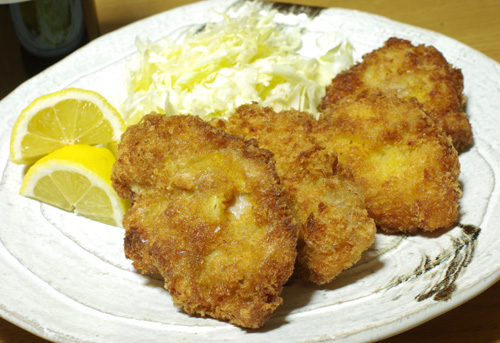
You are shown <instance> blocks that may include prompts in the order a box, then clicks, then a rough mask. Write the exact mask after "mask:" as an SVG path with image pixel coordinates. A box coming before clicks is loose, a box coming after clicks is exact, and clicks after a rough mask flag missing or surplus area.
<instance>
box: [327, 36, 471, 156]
mask: <svg viewBox="0 0 500 343" xmlns="http://www.w3.org/2000/svg"><path fill="white" fill-rule="evenodd" d="M369 88H372V89H378V90H380V91H382V92H384V93H387V94H390V95H396V96H398V97H400V98H403V99H409V98H412V97H413V98H416V99H417V100H418V101H419V102H420V103H422V104H423V105H424V108H425V110H426V111H427V112H429V114H430V115H431V117H432V118H434V120H435V121H436V122H437V124H438V125H439V126H440V127H441V128H442V129H443V131H444V132H446V133H447V134H448V135H450V136H451V137H452V139H453V144H454V145H455V148H456V149H457V150H461V149H463V148H464V147H466V146H467V145H469V144H470V143H471V141H472V130H471V126H470V123H469V119H468V117H467V115H466V114H465V112H464V107H465V102H466V99H465V96H464V95H463V93H462V92H463V75H462V72H461V71H460V70H459V69H456V68H453V66H451V65H450V64H449V63H448V62H447V61H446V60H445V58H444V57H443V55H442V54H441V53H440V52H439V51H438V50H436V49H435V48H434V47H432V46H424V45H418V46H414V45H412V44H411V43H410V42H409V41H407V40H404V39H399V38H390V39H389V40H388V41H387V42H385V44H384V46H383V47H381V48H379V49H377V50H374V51H372V52H370V53H368V54H366V55H364V56H363V60H362V62H360V63H358V64H356V65H354V66H353V67H352V68H350V69H349V70H346V71H344V72H343V73H340V74H339V75H338V76H337V77H335V78H334V79H333V80H332V83H331V84H330V85H329V86H328V87H327V88H326V95H325V97H324V98H323V99H322V102H321V104H320V106H319V109H320V110H321V111H324V110H325V109H326V108H328V107H330V106H332V105H334V104H336V103H337V102H339V101H340V100H341V99H342V98H344V97H345V96H347V95H350V94H357V93H359V92H361V91H363V90H364V89H369Z"/></svg>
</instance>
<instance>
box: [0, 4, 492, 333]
mask: <svg viewBox="0 0 500 343" xmlns="http://www.w3.org/2000/svg"><path fill="white" fill-rule="evenodd" d="M234 2H235V1H234V0H230V1H226V0H220V1H204V2H200V3H196V4H194V5H190V6H186V7H181V8H177V9H175V10H172V11H169V12H166V13H162V14H159V15H156V16H154V17H151V18H149V19H146V20H143V21H140V22H137V23H135V24H132V25H130V26H127V27H125V28H123V29H120V30H118V31H116V32H113V33H111V34H109V35H106V36H104V37H102V38H99V39H97V40H95V41H93V42H91V43H90V44H88V45H87V46H85V47H84V48H83V49H81V50H79V51H77V52H75V53H74V54H72V55H71V56H69V57H68V58H66V59H65V60H63V61H61V62H60V63H58V64H56V65H55V66H53V67H51V68H49V69H48V70H46V71H45V72H43V73H42V74H40V75H38V76H36V77H34V78H33V79H31V80H29V81H27V82H26V83H24V84H23V85H21V86H20V87H19V88H18V89H16V90H15V91H14V92H13V93H12V94H10V95H9V96H8V97H6V98H5V99H4V100H2V102H1V103H0V113H1V115H2V121H1V124H0V125H1V126H0V133H1V138H0V170H1V171H2V174H1V175H2V178H1V183H0V213H1V216H2V220H1V222H0V280H1V281H0V285H1V286H0V288H1V292H0V315H1V316H2V317H4V318H5V319H7V320H9V321H11V322H13V323H15V324H17V325H19V326H21V327H22V328H24V329H26V330H28V331H31V332H32V333H34V334H37V335H39V336H42V337H44V338H47V339H49V340H53V341H58V342H106V343H109V342H120V343H123V342H141V343H145V342H158V341H181V340H182V341H184V342H220V341H237V342H250V341H272V342H291V341H300V342H303V341H308V342H311V341H328V340H330V339H335V340H336V341H338V342H359V341H371V340H375V339H381V338H384V337H387V336H390V335H393V334H396V333H399V332H401V331H404V330H407V329H409V328H411V327H413V326H416V325H418V324H421V323H422V322H424V321H426V320H429V319H431V318H433V317H435V316H437V315H439V314H442V313H444V312H445V311H447V310H450V309H451V308H453V307H456V306H458V305H460V304H462V303H463V302H465V301H467V300H468V299H470V298H472V297H474V296H475V295H477V294H479V293H480V292H482V291H483V290H485V289H486V288H487V287H489V286H491V285H492V284H494V283H495V282H496V281H497V280H498V279H499V278H500V262H499V261H500V249H498V244H497V242H498V237H500V225H499V224H498V223H499V222H500V215H499V213H500V205H499V199H500V196H499V192H500V189H499V188H500V187H499V183H498V182H497V179H498V176H499V174H500V155H499V153H498V151H500V138H499V135H498V129H499V128H500V115H499V114H498V109H499V108H500V97H499V96H498V94H500V85H499V81H498V80H500V65H499V64H497V63H496V62H494V61H493V60H491V59H489V58H487V57H485V56H484V55H482V54H481V53H479V52H477V51H475V50H473V49H471V48H469V47H467V46H465V45H463V44H461V43H459V42H456V41H454V40H452V39H450V38H447V37H444V36H442V35H440V34H437V33H434V32H430V31H426V30H423V29H419V28H415V27H411V26H408V25H404V24H401V23H396V22H393V21H390V20H388V19H385V18H381V17H378V16H374V15H371V14H366V13H360V12H356V11H351V10H341V9H327V10H323V11H321V12H320V13H315V16H313V18H312V19H310V20H309V19H306V18H304V16H299V17H296V16H293V15H289V16H288V17H287V18H288V20H292V22H293V20H297V21H300V22H301V23H302V24H303V25H305V26H306V27H307V28H308V29H309V30H312V31H321V32H323V31H340V32H343V33H345V34H346V35H347V36H348V37H349V39H350V40H351V42H352V43H353V45H354V47H355V49H356V55H355V57H356V58H359V57H360V56H361V54H363V53H365V52H368V51H370V50H372V49H374V48H377V47H379V46H380V45H382V43H383V42H384V41H385V40H386V39H387V38H389V37H390V36H398V37H401V38H406V39H409V40H411V41H413V42H414V43H426V44H432V45H434V46H436V47H437V48H438V49H439V50H440V51H442V52H443V54H444V55H445V56H446V58H447V59H448V60H449V61H450V62H451V63H452V64H454V65H455V66H457V67H459V68H461V69H462V71H463V73H464V76H465V94H466V95H467V97H468V104H467V112H468V114H469V116H470V120H471V122H472V127H473V131H474V135H475V141H474V144H473V146H472V147H471V148H470V150H468V151H467V152H465V153H462V154H461V155H460V162H461V166H462V171H461V176H460V181H461V183H462V186H463V191H464V196H463V198H462V199H461V200H460V218H459V221H460V223H461V225H458V226H457V227H455V228H453V229H451V230H446V231H442V232H439V233H437V234H434V235H420V236H413V237H394V236H384V235H380V234H379V235H377V239H376V244H375V245H374V247H373V248H372V249H371V250H370V251H369V252H367V253H366V254H365V256H364V257H363V260H362V261H361V262H360V263H359V264H358V265H357V266H355V267H354V268H352V269H350V270H349V271H347V272H345V273H343V274H342V275H341V276H340V277H339V278H338V279H337V280H335V281H334V282H333V283H332V284H330V285H328V286H326V287H314V286H311V285H309V284H306V283H303V282H301V281H298V280H295V281H291V282H290V284H289V285H287V286H286V287H285V289H284V291H283V298H284V304H283V305H282V306H281V307H280V308H278V310H277V311H276V312H275V313H274V315H273V316H272V318H271V319H270V320H269V322H268V323H267V324H266V325H265V327H264V328H262V329H261V330H257V331H245V330H242V329H240V328H237V327H235V326H233V325H230V324H226V323H223V322H219V321H216V320H213V319H203V318H195V317H190V316H188V315H186V314H184V313H182V312H181V311H179V310H178V309H177V308H176V307H174V306H173V305H172V303H171V299H170V296H169V294H168V292H166V291H165V290H164V289H163V288H162V283H161V282H159V281H156V280H153V279H149V278H146V277H144V276H141V275H139V274H137V273H136V272H135V271H134V269H133V268H132V267H131V264H130V262H129V261H128V260H126V259H125V257H124V255H123V250H122V240H123V234H124V233H123V230H122V229H119V228H115V227H110V226H106V225H100V224H98V223H96V222H93V221H90V220H88V219H85V218H82V217H77V216H75V215H73V214H70V213H66V212H64V211H60V210H58V209H56V208H53V207H50V206H46V205H44V204H40V203H38V202H36V201H33V200H30V199H26V198H23V197H21V196H19V195H18V190H19V187H20V184H21V181H22V177H23V172H24V171H25V167H24V166H18V165H15V164H13V163H12V162H11V161H10V157H9V138H10V131H11V129H12V126H13V125H14V122H15V120H16V118H17V116H18V115H19V113H20V111H21V110H22V109H23V108H24V107H25V106H27V105H28V103H29V102H31V101H32V100H33V99H34V98H35V97H37V96H39V95H42V94H46V93H49V92H52V91H56V90H59V89H62V88H65V87H70V86H75V87H83V88H89V89H93V90H96V91H99V92H101V93H102V94H104V95H105V96H108V97H112V96H113V95H114V93H115V92H116V89H117V88H118V87H119V86H120V83H121V75H122V73H123V68H124V61H125V59H126V58H128V57H129V56H131V55H132V54H133V53H135V51H136V50H135V47H134V39H135V37H136V36H140V37H141V38H143V39H144V38H150V39H151V40H156V39H159V38H160V37H161V36H163V35H175V34H176V33H178V32H180V31H182V30H183V29H184V28H185V27H186V25H191V24H202V23H204V22H205V21H207V20H212V19H214V17H213V16H214V14H213V13H211V12H210V11H209V10H210V9H211V8H215V9H218V10H219V11H224V10H226V9H227V8H229V7H231V6H232V5H233V3H234ZM445 299H447V300H445Z"/></svg>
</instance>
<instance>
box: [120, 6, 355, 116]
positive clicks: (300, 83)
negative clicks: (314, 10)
mask: <svg viewBox="0 0 500 343" xmlns="http://www.w3.org/2000/svg"><path fill="white" fill-rule="evenodd" d="M277 14H278V12H277V11H273V10H271V11H268V12H267V13H264V14H261V12H259V10H258V9H257V8H255V7H254V8H252V7H248V8H247V9H246V10H245V11H242V12H241V13H240V14H238V15H237V16H236V17H234V18H232V17H230V16H228V15H226V14H220V15H221V16H222V20H221V21H220V22H214V23H208V24H206V26H205V27H204V29H203V30H201V31H198V32H190V33H187V34H186V35H185V37H183V40H182V41H181V42H180V43H175V42H171V41H170V40H169V39H168V38H163V39H162V40H160V41H158V42H150V41H147V42H143V41H141V40H139V39H137V40H136V46H137V49H138V52H139V53H138V56H137V57H136V58H134V59H133V60H132V61H131V62H130V63H129V64H128V66H127V69H128V76H127V85H126V87H127V90H126V92H127V95H126V99H125V101H124V102H122V106H123V108H122V109H121V110H122V113H123V115H124V117H125V118H126V119H127V122H128V124H133V123H136V122H138V121H139V120H140V118H142V116H144V115H145V114H147V113H150V112H158V113H165V114H167V115H174V114H191V115H197V116H200V117H201V118H203V119H205V120H209V119H210V118H212V117H219V118H227V117H228V116H230V115H231V113H233V111H234V109H235V108H237V107H238V106H240V105H242V104H247V103H251V102H253V101H257V102H259V103H260V104H261V105H264V106H269V107H272V108H273V109H274V110H275V111H281V110H287V109H292V108H293V109H296V110H300V111H306V112H309V113H312V114H314V115H316V116H317V115H318V110H317V106H318V104H319V102H320V100H321V98H322V97H323V96H324V94H325V86H326V85H327V84H329V83H330V81H331V79H332V78H333V77H334V76H335V75H336V74H337V73H339V72H340V71H341V70H343V69H346V68H348V67H349V66H350V65H351V64H352V61H353V57H352V46H351V45H350V43H349V42H348V41H347V40H346V39H344V38H343V37H341V36H340V35H339V34H338V33H331V34H321V35H320V36H319V37H316V38H317V39H316V41H315V44H316V46H318V49H319V51H321V54H320V56H317V57H305V56H303V55H301V54H300V53H299V50H300V49H301V48H302V46H303V44H302V43H303V42H302V39H303V34H302V32H301V29H300V28H299V27H298V26H297V25H294V26H292V25H284V24H278V23H277V22H276V21H275V17H276V15H277Z"/></svg>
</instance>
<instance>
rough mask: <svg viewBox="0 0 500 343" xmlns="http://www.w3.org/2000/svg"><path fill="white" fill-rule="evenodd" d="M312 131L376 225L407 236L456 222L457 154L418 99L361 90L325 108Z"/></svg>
mask: <svg viewBox="0 0 500 343" xmlns="http://www.w3.org/2000/svg"><path fill="white" fill-rule="evenodd" d="M313 131H314V135H315V137H316V138H317V139H318V140H319V141H321V142H323V143H324V144H325V145H326V147H327V149H328V150H329V151H336V152H337V154H338V159H339V161H340V163H342V164H345V165H346V166H348V167H349V168H350V170H351V172H352V173H353V175H354V178H355V180H356V182H357V183H358V184H359V185H360V186H361V188H362V189H363V191H364V194H365V197H366V204H367V208H368V212H369V213H370V215H371V216H372V217H373V218H374V220H375V223H376V224H377V225H378V226H379V227H380V228H381V229H383V230H385V231H388V232H405V233H409V232H413V231H416V230H417V229H422V230H424V231H433V230H436V229H438V228H443V227H450V226H451V225H452V224H454V222H455V220H456V218H457V215H458V199H459V198H460V196H461V190H460V188H459V183H458V175H459V173H460V165H459V161H458V153H457V151H456V149H455V148H454V147H453V144H452V141H451V138H450V137H449V136H447V135H446V134H444V133H443V132H442V130H441V129H440V128H439V127H438V126H437V125H436V124H435V123H434V121H433V120H432V119H431V118H430V117H429V115H428V114H427V113H426V112H425V111H424V109H423V108H422V105H421V104H420V103H418V102H417V100H416V99H409V100H403V99H400V98H398V97H395V96H390V95H386V94H384V93H381V92H376V91H371V90H365V91H363V92H361V93H359V94H354V95H349V96H346V97H344V98H343V99H341V100H339V101H338V102H337V103H336V104H335V105H332V106H330V107H328V108H327V109H326V110H325V112H324V113H323V115H322V116H321V117H320V119H319V120H318V122H317V125H314V126H313Z"/></svg>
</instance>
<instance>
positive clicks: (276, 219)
mask: <svg viewBox="0 0 500 343" xmlns="http://www.w3.org/2000/svg"><path fill="white" fill-rule="evenodd" d="M112 181H113V185H114V187H115V189H116V190H117V192H118V193H119V194H120V195H121V196H123V197H126V198H129V199H130V200H131V201H132V207H131V209H130V210H129V211H128V212H127V214H126V215H125V217H124V221H123V224H124V227H125V228H126V238H125V253H126V255H127V257H128V258H131V259H132V260H133V261H134V266H135V267H136V268H138V269H141V270H142V271H143V272H144V273H159V274H161V276H162V277H163V278H164V279H165V287H166V288H167V289H168V290H169V292H170V294H171V296H172V299H173V301H174V303H175V304H176V305H179V306H182V308H183V309H184V311H186V312H187V313H189V314H198V315H202V316H211V317H214V318H217V319H221V320H226V321H229V322H231V323H234V324H236V325H239V326H242V327H247V328H257V327H260V326H262V325H263V324H264V322H265V321H266V320H267V319H268V318H269V316H270V315H271V314H272V312H273V311H274V310H275V309H276V307H277V306H279V305H280V304H281V303H282V298H281V297H280V292H281V290H282V287H283V285H284V284H285V282H286V281H287V280H288V278H289V277H290V275H291V274H292V272H293V267H294V263H295V258H296V244H297V229H296V226H295V224H294V222H293V217H292V214H291V211H290V209H289V207H288V196H287V194H286V192H284V191H283V189H282V187H281V186H280V184H279V178H278V176H277V174H276V171H275V169H274V160H273V158H272V154H271V153H270V152H269V151H267V150H264V149H260V148H259V147H258V146H257V144H256V142H255V141H245V140H243V139H242V138H240V137H237V136H233V135H229V134H226V133H224V132H222V131H221V130H218V129H216V128H214V127H212V126H211V125H209V124H208V123H205V122H203V121H201V119H199V118H198V117H194V116H173V117H166V116H164V115H148V116H146V117H145V118H144V119H143V120H142V121H141V122H140V123H139V124H138V125H135V126H132V127H130V128H129V129H127V131H126V132H125V133H124V135H123V137H122V141H121V143H120V145H119V148H118V154H117V162H116V164H115V166H114V168H113V175H112Z"/></svg>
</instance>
